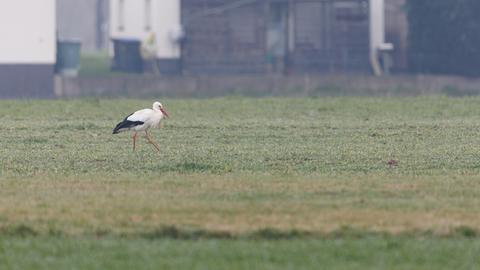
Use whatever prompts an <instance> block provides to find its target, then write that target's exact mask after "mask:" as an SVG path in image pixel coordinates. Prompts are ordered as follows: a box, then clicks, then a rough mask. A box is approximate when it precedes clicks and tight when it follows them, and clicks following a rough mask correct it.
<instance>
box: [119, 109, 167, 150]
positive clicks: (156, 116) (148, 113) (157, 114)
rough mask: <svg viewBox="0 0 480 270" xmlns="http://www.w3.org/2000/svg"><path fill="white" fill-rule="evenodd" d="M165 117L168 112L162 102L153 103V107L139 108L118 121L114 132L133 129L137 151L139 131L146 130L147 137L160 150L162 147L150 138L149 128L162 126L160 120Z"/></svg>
mask: <svg viewBox="0 0 480 270" xmlns="http://www.w3.org/2000/svg"><path fill="white" fill-rule="evenodd" d="M164 117H168V114H167V112H166V111H165V109H164V108H163V105H162V104H161V103H160V102H158V101H157V102H155V103H153V109H143V110H138V111H136V112H134V113H132V114H130V115H129V116H127V117H125V119H123V121H122V122H120V123H118V124H117V126H116V127H115V128H114V129H113V134H117V133H120V132H123V131H128V130H132V131H134V134H133V137H132V138H133V150H134V151H135V142H136V139H137V132H139V131H145V138H146V139H147V140H148V142H150V143H151V144H152V145H153V146H155V148H157V150H158V151H160V147H159V146H158V145H157V144H156V143H155V142H154V141H153V140H152V139H151V138H150V136H149V135H148V130H149V129H150V128H157V127H159V126H160V122H161V121H162V119H163V118H164Z"/></svg>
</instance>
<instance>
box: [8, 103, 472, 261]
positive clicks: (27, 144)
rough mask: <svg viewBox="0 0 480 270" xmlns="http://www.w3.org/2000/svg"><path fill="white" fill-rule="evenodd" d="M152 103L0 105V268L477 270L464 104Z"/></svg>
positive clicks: (469, 130) (468, 117)
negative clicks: (149, 129)
mask: <svg viewBox="0 0 480 270" xmlns="http://www.w3.org/2000/svg"><path fill="white" fill-rule="evenodd" d="M152 102H153V100H123V99H118V100H98V99H86V100H58V101H0V119H1V123H2V125H1V126H0V135H1V140H0V143H1V145H0V158H1V165H0V170H1V171H0V268H2V263H3V264H4V265H3V268H6V269H52V268H60V269H65V268H74V267H73V266H74V265H75V266H78V268H76V269H138V268H140V266H142V268H144V269H158V266H159V265H160V266H163V267H164V268H169V269H179V268H183V269H214V268H217V269H281V268H284V269H302V268H303V269H312V268H317V267H316V266H318V265H322V266H324V267H325V269H361V268H365V269H451V268H453V267H456V268H459V269H474V266H475V265H478V263H480V262H479V261H478V259H477V256H476V255H475V254H478V251H479V249H480V245H479V244H478V241H476V240H477V237H478V235H479V233H480V176H479V172H480V160H479V156H480V155H479V153H480V138H479V136H478V132H479V130H480V106H478V104H479V103H480V98H447V97H420V98H396V99H393V98H321V99H320V98H318V99H287V98H264V99H248V98H237V97H232V98H222V99H203V100H202V99H198V100H180V99H171V100H162V102H163V103H164V105H165V106H166V108H167V110H168V111H169V113H170V114H171V118H170V119H168V120H167V121H165V123H164V125H163V128H162V129H160V130H158V131H154V132H153V134H154V137H155V138H156V139H157V141H158V142H159V144H160V146H161V152H160V153H156V152H155V151H153V150H154V149H153V147H151V146H150V145H148V144H147V143H146V142H145V141H144V140H142V141H141V142H140V144H139V149H138V151H137V152H132V150H131V138H130V135H129V134H127V133H123V134H120V135H111V130H112V128H113V126H114V125H115V124H116V123H117V122H118V121H120V120H122V118H123V117H124V116H125V115H126V114H128V113H130V112H132V111H133V110H135V109H138V108H143V107H150V106H151V103H152ZM24 254H28V256H26V257H27V259H22V260H20V257H19V256H21V257H22V258H24V256H25V255H24ZM92 256H93V257H94V258H95V260H92ZM19 261H22V262H21V263H20V262H19ZM3 268H2V269H3Z"/></svg>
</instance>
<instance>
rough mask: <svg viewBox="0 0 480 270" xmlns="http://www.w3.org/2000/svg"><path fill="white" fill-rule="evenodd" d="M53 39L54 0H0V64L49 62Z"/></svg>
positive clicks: (54, 47) (53, 51)
mask: <svg viewBox="0 0 480 270" xmlns="http://www.w3.org/2000/svg"><path fill="white" fill-rule="evenodd" d="M55 40H56V38H55V0H0V64H26V63H27V64H28V63H32V64H53V63H55V51H56V50H55V49H56V45H55Z"/></svg>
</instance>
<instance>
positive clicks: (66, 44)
mask: <svg viewBox="0 0 480 270" xmlns="http://www.w3.org/2000/svg"><path fill="white" fill-rule="evenodd" d="M80 50H81V42H80V41H79V40H58V41H57V63H56V65H55V71H56V73H57V74H60V75H63V76H77V75H78V70H79V69H80Z"/></svg>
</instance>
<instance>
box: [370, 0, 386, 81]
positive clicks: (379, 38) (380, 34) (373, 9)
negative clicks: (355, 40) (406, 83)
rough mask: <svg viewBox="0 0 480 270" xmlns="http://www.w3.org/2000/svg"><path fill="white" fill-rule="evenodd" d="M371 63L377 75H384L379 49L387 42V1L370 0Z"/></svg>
mask: <svg viewBox="0 0 480 270" xmlns="http://www.w3.org/2000/svg"><path fill="white" fill-rule="evenodd" d="M369 6H370V65H371V66H372V70H373V74H374V75H375V76H380V75H382V68H381V65H380V62H379V57H378V49H379V48H380V47H382V44H384V43H385V2H384V0H370V5H369Z"/></svg>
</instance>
